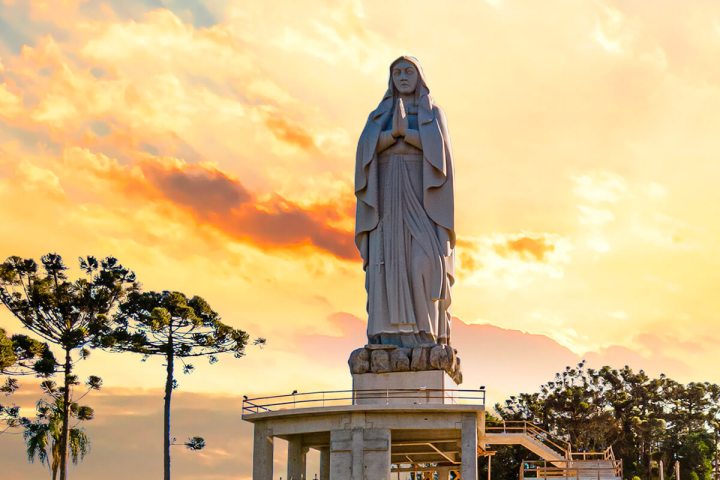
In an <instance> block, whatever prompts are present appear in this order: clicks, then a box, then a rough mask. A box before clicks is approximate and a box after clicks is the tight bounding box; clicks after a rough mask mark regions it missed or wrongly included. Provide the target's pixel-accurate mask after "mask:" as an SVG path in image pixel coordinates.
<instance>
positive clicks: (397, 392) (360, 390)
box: [352, 370, 456, 405]
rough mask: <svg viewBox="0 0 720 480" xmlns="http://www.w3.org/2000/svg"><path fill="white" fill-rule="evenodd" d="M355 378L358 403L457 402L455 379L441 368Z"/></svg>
mask: <svg viewBox="0 0 720 480" xmlns="http://www.w3.org/2000/svg"><path fill="white" fill-rule="evenodd" d="M352 377H353V401H354V404H355V405H436V404H454V403H456V398H455V390H454V389H455V388H456V385H455V382H454V381H453V380H452V379H451V378H450V376H448V374H447V373H445V372H444V371H442V370H425V371H422V372H390V373H360V374H354V375H353V376H352Z"/></svg>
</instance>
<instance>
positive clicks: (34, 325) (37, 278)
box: [0, 253, 138, 480]
mask: <svg viewBox="0 0 720 480" xmlns="http://www.w3.org/2000/svg"><path fill="white" fill-rule="evenodd" d="M40 263H41V265H42V267H39V266H38V264H37V263H36V262H35V261H34V260H33V259H23V258H20V257H9V258H8V259H7V260H6V261H5V262H3V263H2V264H0V302H1V303H2V304H3V305H4V306H5V307H7V309H8V310H9V311H10V312H11V313H12V314H13V315H14V316H15V317H16V318H17V319H18V320H19V321H20V322H21V323H22V325H23V326H24V327H25V328H27V329H28V330H30V331H31V332H32V333H33V334H35V335H37V336H38V337H40V338H41V339H43V340H44V341H46V342H47V343H48V344H50V345H55V346H57V347H58V348H59V349H61V350H62V352H63V354H64V355H63V358H62V359H61V360H56V359H55V357H54V356H53V355H52V352H50V349H49V348H48V347H47V345H44V344H41V343H40V342H37V341H36V340H33V339H30V338H29V337H26V336H22V335H16V336H14V337H12V342H13V346H12V348H13V353H14V355H15V361H14V365H15V366H16V367H19V368H25V369H27V368H30V367H32V370H33V371H34V373H35V374H38V375H40V376H52V375H53V374H56V373H61V374H62V375H63V383H62V386H59V387H58V386H56V385H54V383H53V382H49V383H48V382H46V383H45V388H46V389H47V390H46V393H47V394H48V395H50V396H51V397H52V398H54V399H56V400H57V399H59V398H62V401H61V402H60V403H59V404H58V405H56V407H57V408H60V409H61V411H60V414H59V422H60V424H59V425H60V427H59V428H60V441H59V442H60V443H59V446H58V455H59V456H60V460H59V465H60V466H59V469H60V478H61V480H64V479H65V478H66V476H67V458H68V451H69V448H70V447H71V445H70V443H71V442H72V441H74V440H73V432H72V429H71V428H70V425H69V423H70V421H71V419H72V418H73V417H76V418H77V419H78V420H87V419H90V418H92V415H91V414H90V412H89V411H88V410H87V409H78V410H77V411H75V412H73V411H72V408H73V405H76V403H75V401H74V400H73V393H72V391H73V389H74V387H76V386H77V385H78V384H79V382H78V380H77V377H76V376H75V375H73V368H74V366H75V362H76V361H78V360H83V359H86V358H87V357H88V355H89V350H88V348H87V347H92V346H94V345H96V344H99V343H102V341H101V338H102V337H103V336H105V335H109V334H111V333H112V331H111V329H110V320H109V318H110V316H112V314H113V313H114V309H115V308H116V307H117V305H118V304H119V302H121V301H123V300H124V299H125V297H126V296H127V295H128V293H130V292H133V291H136V290H137V289H138V285H137V283H136V281H135V274H134V273H133V272H131V271H130V270H128V269H127V268H125V267H123V266H122V265H121V264H120V263H119V262H118V261H117V259H115V258H113V257H107V258H105V259H103V260H102V261H98V260H97V259H96V258H95V257H86V258H81V259H80V260H79V267H80V271H81V276H80V277H79V278H78V279H76V280H69V279H68V277H67V274H66V271H67V270H68V268H67V266H66V265H65V263H64V262H63V259H62V257H60V255H58V254H55V253H49V254H47V255H45V256H43V257H42V258H41V260H40ZM0 345H2V346H0V348H1V350H0V354H2V358H3V359H4V360H3V363H7V362H8V361H10V358H11V356H10V355H9V354H8V348H9V347H8V344H7V342H6V341H3V342H0ZM5 368H12V367H5ZM3 373H5V372H3ZM91 383H92V385H89V387H90V389H94V388H96V387H99V385H100V381H99V379H98V378H97V377H94V380H93V381H92V382H91ZM78 408H79V407H78ZM81 416H82V418H81ZM56 417H57V415H56V416H55V417H53V419H55V418H56ZM45 423H48V422H45ZM27 425H31V424H27ZM28 428H35V429H36V430H37V429H39V428H40V427H30V426H29V427H28ZM48 428H49V427H48ZM75 435H79V434H77V433H76V434H75ZM82 435H84V433H83V434H82ZM82 435H81V437H82ZM81 437H77V438H80V439H81V440H82V438H81ZM38 438H39V437H38ZM38 441H40V440H38ZM38 451H39V450H38ZM70 453H72V452H70ZM38 455H40V454H39V453H38Z"/></svg>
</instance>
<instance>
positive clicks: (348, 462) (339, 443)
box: [253, 430, 353, 480]
mask: <svg viewBox="0 0 720 480" xmlns="http://www.w3.org/2000/svg"><path fill="white" fill-rule="evenodd" d="M352 436H353V435H352V430H332V431H331V432H330V478H332V479H333V480H334V479H336V478H337V479H340V478H343V479H351V478H352V463H353V462H352ZM253 480H254V479H253Z"/></svg>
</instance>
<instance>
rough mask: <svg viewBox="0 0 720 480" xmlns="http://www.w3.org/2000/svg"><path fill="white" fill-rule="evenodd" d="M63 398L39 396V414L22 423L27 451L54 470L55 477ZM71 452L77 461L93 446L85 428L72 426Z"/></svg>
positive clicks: (30, 456)
mask: <svg viewBox="0 0 720 480" xmlns="http://www.w3.org/2000/svg"><path fill="white" fill-rule="evenodd" d="M61 403H62V398H59V399H56V400H55V401H54V402H52V403H50V402H47V401H45V400H40V401H39V402H38V405H37V412H38V414H37V418H36V419H35V421H32V422H31V421H29V420H27V421H26V422H25V423H24V424H23V427H24V428H25V431H24V433H23V437H24V439H25V446H26V452H27V456H28V460H29V461H30V462H34V461H35V458H37V459H38V460H40V463H42V464H46V465H47V466H48V467H49V468H50V471H51V472H52V479H53V480H56V479H57V475H58V471H59V469H60V460H61V457H62V455H61V453H60V443H61V440H62V421H61V420H62V411H63V410H62V404H61ZM68 447H69V451H70V452H69V453H70V458H71V459H72V462H73V463H74V464H75V465H77V464H78V462H79V461H80V460H82V459H83V458H85V455H86V454H87V453H88V451H89V449H90V439H89V438H88V436H87V434H86V433H85V430H84V429H82V428H71V429H70V444H69V445H68Z"/></svg>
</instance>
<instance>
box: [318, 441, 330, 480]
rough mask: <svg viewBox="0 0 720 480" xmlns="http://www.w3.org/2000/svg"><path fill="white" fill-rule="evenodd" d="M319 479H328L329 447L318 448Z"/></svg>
mask: <svg viewBox="0 0 720 480" xmlns="http://www.w3.org/2000/svg"><path fill="white" fill-rule="evenodd" d="M320 480H330V449H329V448H321V449H320Z"/></svg>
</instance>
